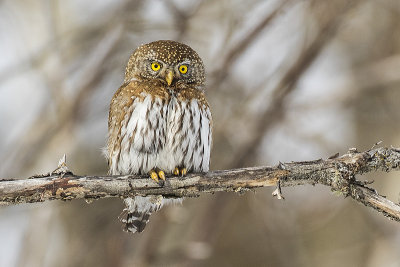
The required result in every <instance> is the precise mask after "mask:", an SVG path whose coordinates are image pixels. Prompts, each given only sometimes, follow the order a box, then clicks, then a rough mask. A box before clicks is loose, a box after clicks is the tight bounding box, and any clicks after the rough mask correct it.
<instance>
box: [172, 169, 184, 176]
mask: <svg viewBox="0 0 400 267" xmlns="http://www.w3.org/2000/svg"><path fill="white" fill-rule="evenodd" d="M186 174H187V169H186V168H185V167H183V168H178V167H176V168H175V169H174V175H175V176H185V175H186Z"/></svg>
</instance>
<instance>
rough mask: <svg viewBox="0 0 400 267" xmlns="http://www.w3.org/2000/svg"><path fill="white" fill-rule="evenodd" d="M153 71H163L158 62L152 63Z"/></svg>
mask: <svg viewBox="0 0 400 267" xmlns="http://www.w3.org/2000/svg"><path fill="white" fill-rule="evenodd" d="M151 69H152V70H154V71H159V70H160V69H161V64H160V63H158V62H153V63H151Z"/></svg>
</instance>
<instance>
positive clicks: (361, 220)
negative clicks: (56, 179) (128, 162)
mask: <svg viewBox="0 0 400 267" xmlns="http://www.w3.org/2000/svg"><path fill="white" fill-rule="evenodd" d="M159 39H173V40H177V41H181V42H184V43H186V44H189V45H190V46H191V47H193V48H194V49H195V50H196V51H198V53H199V54H200V55H201V57H202V58H203V60H204V63H205V65H206V70H207V77H208V80H207V88H208V90H207V97H208V99H209V102H210V104H211V108H212V112H213V117H214V147H213V151H212V169H227V168H235V167H243V166H255V165H275V164H277V163H278V162H279V161H282V162H285V161H286V162H287V161H299V160H312V159H318V158H327V157H329V156H331V155H333V154H335V153H336V152H340V153H341V154H343V153H345V152H346V151H347V150H348V148H350V147H357V148H358V149H359V150H366V149H369V148H370V147H372V145H373V144H374V143H376V142H377V141H380V140H382V141H383V142H384V143H383V145H386V146H390V145H393V146H397V147H398V146H400V135H399V130H400V129H399V128H400V123H399V122H400V105H399V100H400V90H399V89H400V2H399V1H398V0H381V1H374V0H351V1H345V0H334V1H318V0H303V1H299V0H297V1H296V0H292V1H290V0H280V1H272V0H270V1H261V0H250V1H224V0H223V1H211V0H204V1H202V0H197V1H183V0H182V1H172V0H167V1H157V0H149V1H144V0H136V1H135V0H133V1H124V0H118V1H115V0H102V1H96V2H94V1H78V0H69V1H60V0H58V1H56V0H54V1H52V0H48V1H46V0H42V1H37V0H35V1H34V0H24V1H15V0H2V1H0V178H11V177H15V178H24V177H29V176H31V175H33V174H37V173H45V172H48V171H51V170H53V169H55V167H56V165H57V162H58V160H59V158H61V156H62V155H63V154H64V153H66V154H67V160H68V165H69V167H70V168H71V169H72V170H73V171H74V173H76V174H105V173H106V172H107V166H106V161H105V159H104V158H103V156H102V153H101V149H102V147H103V146H104V145H105V142H106V132H107V115H108V114H107V113H108V105H109V101H110V99H111V97H112V95H113V93H114V92H115V90H116V89H117V88H118V87H119V86H120V85H121V84H122V81H123V73H124V68H125V64H126V62H127V60H128V57H129V55H130V54H131V52H132V51H133V50H134V49H135V48H136V47H137V46H139V45H140V44H142V43H146V42H150V41H154V40H159ZM399 176H400V174H399V173H389V174H386V173H376V174H372V175H368V176H364V177H359V178H360V179H363V180H364V179H374V180H375V183H374V185H373V186H374V188H376V189H377V190H378V191H379V192H380V193H382V194H383V195H386V196H387V197H388V198H390V199H391V200H393V201H395V202H398V201H399V192H400V177H399ZM272 191H273V189H272V188H266V189H260V190H256V191H255V192H247V193H245V194H242V195H239V194H234V193H218V194H215V195H203V196H201V197H200V198H196V199H188V200H185V201H184V203H183V205H181V206H170V207H166V208H164V209H163V210H162V211H160V212H158V213H157V214H156V215H153V216H152V218H151V220H150V224H149V225H148V226H147V228H146V231H145V232H143V233H142V234H141V235H134V236H132V235H129V234H127V233H125V232H123V231H122V230H121V224H120V222H119V221H118V219H117V217H118V215H119V214H120V212H121V210H122V209H123V205H122V202H121V200H119V199H103V200H97V201H94V202H93V203H86V202H85V201H83V200H75V201H70V202H56V201H54V202H47V203H42V204H27V205H19V206H10V207H0V266H60V267H63V266H400V253H399V251H400V228H399V227H400V225H399V224H398V223H395V222H392V221H389V220H388V219H386V218H384V217H383V216H382V215H380V214H378V213H376V212H374V211H372V210H371V209H368V208H366V207H364V206H362V205H360V204H358V203H356V202H355V201H353V200H351V199H344V198H343V197H341V196H337V195H335V194H333V193H331V191H330V189H329V188H327V187H323V186H314V187H313V186H303V187H296V188H284V189H283V194H284V196H285V197H286V199H285V200H284V201H279V200H277V199H275V198H272V196H271V192H272Z"/></svg>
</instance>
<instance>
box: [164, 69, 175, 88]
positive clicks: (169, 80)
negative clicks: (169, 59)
mask: <svg viewBox="0 0 400 267" xmlns="http://www.w3.org/2000/svg"><path fill="white" fill-rule="evenodd" d="M165 80H166V81H167V83H168V86H170V85H171V83H172V81H173V80H174V72H173V71H172V70H168V72H167V75H166V76H165Z"/></svg>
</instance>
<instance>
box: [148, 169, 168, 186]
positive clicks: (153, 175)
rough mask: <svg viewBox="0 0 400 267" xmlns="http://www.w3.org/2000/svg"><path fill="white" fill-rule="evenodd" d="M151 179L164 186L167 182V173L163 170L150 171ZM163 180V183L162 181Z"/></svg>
mask: <svg viewBox="0 0 400 267" xmlns="http://www.w3.org/2000/svg"><path fill="white" fill-rule="evenodd" d="M149 175H150V178H151V179H153V180H154V181H155V182H156V183H158V184H160V185H163V184H164V182H165V173H164V171H162V170H158V169H157V170H151V171H149ZM159 179H161V180H162V181H160V180H159Z"/></svg>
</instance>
